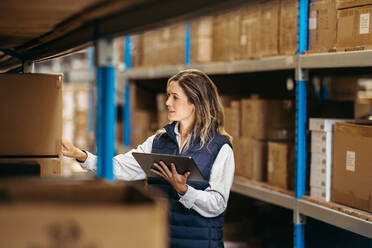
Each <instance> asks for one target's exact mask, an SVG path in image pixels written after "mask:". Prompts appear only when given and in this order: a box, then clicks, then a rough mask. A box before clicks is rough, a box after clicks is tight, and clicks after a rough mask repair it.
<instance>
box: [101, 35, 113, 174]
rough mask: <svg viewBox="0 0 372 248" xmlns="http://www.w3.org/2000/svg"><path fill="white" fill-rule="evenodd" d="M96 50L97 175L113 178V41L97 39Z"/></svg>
mask: <svg viewBox="0 0 372 248" xmlns="http://www.w3.org/2000/svg"><path fill="white" fill-rule="evenodd" d="M96 51H97V53H96V54H97V60H96V61H97V65H98V69H97V91H98V92H97V93H98V96H97V98H98V104H97V133H96V140H97V155H98V158H97V176H99V177H102V178H105V179H107V180H109V181H112V180H114V172H113V163H112V158H113V157H114V152H115V122H116V120H115V119H116V113H115V102H114V100H115V70H116V68H115V63H116V59H115V56H114V52H115V43H114V40H113V39H99V40H98V41H97V43H96Z"/></svg>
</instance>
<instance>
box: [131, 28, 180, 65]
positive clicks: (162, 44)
mask: <svg viewBox="0 0 372 248" xmlns="http://www.w3.org/2000/svg"><path fill="white" fill-rule="evenodd" d="M185 28H186V24H185V23H184V22H181V23H176V24H173V25H170V26H166V27H162V28H158V29H155V30H151V31H147V32H145V33H144V34H143V35H142V44H143V47H142V49H141V48H139V47H138V44H141V43H140V42H139V41H137V40H136V42H137V43H136V45H137V46H136V47H137V51H141V52H142V53H139V54H142V59H141V60H140V62H142V66H145V67H146V66H165V65H182V64H184V63H185V35H186V33H185V30H186V29H185ZM132 59H133V60H135V59H134V58H133V57H132ZM135 61H138V60H135ZM133 66H137V63H135V64H133Z"/></svg>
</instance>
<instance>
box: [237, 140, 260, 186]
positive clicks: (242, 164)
mask: <svg viewBox="0 0 372 248" xmlns="http://www.w3.org/2000/svg"><path fill="white" fill-rule="evenodd" d="M233 143H234V144H233V145H234V158H235V175H238V176H242V177H246V178H249V179H253V180H257V181H266V171H267V169H266V165H267V164H266V162H267V143H266V142H263V141H259V140H255V139H251V138H236V139H234V142H233Z"/></svg>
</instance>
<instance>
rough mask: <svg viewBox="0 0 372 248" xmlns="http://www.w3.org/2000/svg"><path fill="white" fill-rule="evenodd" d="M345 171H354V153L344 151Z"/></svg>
mask: <svg viewBox="0 0 372 248" xmlns="http://www.w3.org/2000/svg"><path fill="white" fill-rule="evenodd" d="M346 170H348V171H355V152H351V151H346Z"/></svg>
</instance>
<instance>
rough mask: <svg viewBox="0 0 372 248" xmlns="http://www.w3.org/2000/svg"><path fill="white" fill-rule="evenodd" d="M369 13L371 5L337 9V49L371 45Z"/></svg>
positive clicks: (361, 47)
mask: <svg viewBox="0 0 372 248" xmlns="http://www.w3.org/2000/svg"><path fill="white" fill-rule="evenodd" d="M371 13H372V5H367V6H363V7H355V8H350V9H342V10H338V11H337V44H336V47H337V50H341V51H343V50H363V49H368V48H371V47H372V32H371V30H370V26H371V24H372V23H371V21H372V18H370V16H371Z"/></svg>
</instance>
